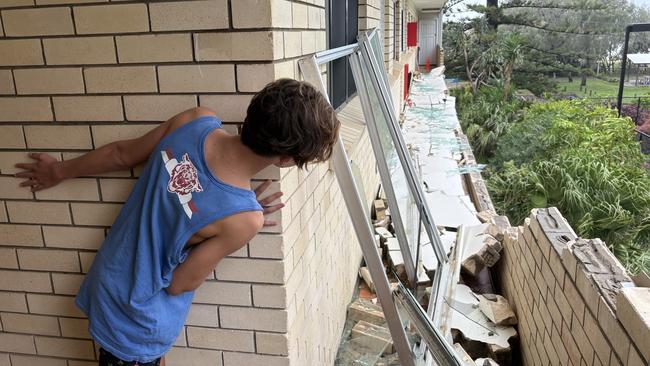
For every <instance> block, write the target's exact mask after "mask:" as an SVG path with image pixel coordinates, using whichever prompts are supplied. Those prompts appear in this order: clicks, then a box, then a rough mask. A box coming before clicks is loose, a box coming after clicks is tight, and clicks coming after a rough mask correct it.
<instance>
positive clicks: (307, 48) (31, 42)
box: [0, 0, 383, 366]
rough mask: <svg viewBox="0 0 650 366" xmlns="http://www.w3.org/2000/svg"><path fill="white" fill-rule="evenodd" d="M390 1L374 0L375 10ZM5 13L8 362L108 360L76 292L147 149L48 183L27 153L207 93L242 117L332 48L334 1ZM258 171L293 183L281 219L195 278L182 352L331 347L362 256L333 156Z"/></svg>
mask: <svg viewBox="0 0 650 366" xmlns="http://www.w3.org/2000/svg"><path fill="white" fill-rule="evenodd" d="M252 9H254V11H251V10H252ZM381 11H383V10H382V7H381V1H379V0H373V1H368V2H365V1H360V5H359V14H360V19H359V28H360V29H367V28H370V27H373V26H379V25H380V24H379V19H380V18H381V17H380V12H381ZM0 24H2V26H1V27H0V110H1V111H2V113H0V258H1V259H0V365H3V366H4V365H12V366H21V365H41V364H42V365H62V366H66V365H67V366H88V365H92V364H94V363H93V360H95V359H96V356H97V354H96V345H95V344H94V343H93V342H92V340H91V339H90V336H89V335H88V332H87V330H86V327H87V320H86V319H84V316H83V314H82V313H81V312H80V311H79V310H78V309H77V308H76V307H75V305H74V295H75V293H76V291H77V289H78V286H79V284H80V282H81V281H82V279H83V274H84V273H86V272H87V271H88V269H89V267H90V265H91V263H92V260H93V258H94V255H95V252H96V250H97V249H98V248H99V247H100V245H101V242H102V240H103V238H104V236H105V234H106V232H107V230H108V229H109V228H110V225H111V224H112V222H113V220H114V218H115V216H116V215H117V213H118V211H119V209H120V208H121V204H122V203H123V202H124V201H125V199H126V197H127V196H128V193H129V191H130V189H131V187H132V186H133V184H134V183H135V181H136V179H137V177H138V176H139V173H140V172H141V170H142V167H136V168H134V169H132V170H130V171H124V172H114V173H107V174H101V175H97V176H90V177H80V178H77V179H72V180H69V181H66V182H65V183H64V184H61V185H60V186H57V187H56V188H53V189H51V190H46V191H42V192H38V193H36V194H35V195H34V194H32V193H31V192H29V191H28V190H26V189H21V188H17V187H16V184H17V180H16V179H14V178H13V177H12V174H14V173H15V172H16V171H17V170H16V169H15V168H13V164H14V163H16V162H26V161H28V160H29V159H28V158H27V156H26V153H27V152H28V151H47V152H49V153H50V154H52V155H53V156H55V157H56V158H57V159H71V158H74V157H76V156H78V155H79V154H80V153H83V152H85V151H87V150H89V149H92V148H97V147H100V146H102V145H104V144H106V143H109V142H111V141H115V140H117V139H124V138H132V137H135V136H139V135H141V134H143V133H145V132H147V131H148V130H150V129H151V128H153V127H155V126H156V124H158V123H160V122H161V121H163V120H165V119H167V118H169V117H171V116H172V115H173V114H175V113H178V112H180V111H182V110H184V109H187V108H191V107H195V106H197V105H204V106H209V107H212V108H214V109H215V110H216V111H217V113H218V114H219V115H220V116H221V117H222V119H223V120H224V121H225V123H226V124H225V128H226V129H228V130H229V131H231V132H233V131H234V132H236V131H237V128H238V125H239V123H241V121H242V120H243V118H244V115H245V110H246V106H247V104H248V102H249V100H250V98H251V97H252V95H253V93H254V92H256V91H258V90H259V89H261V88H262V87H263V86H264V85H265V84H266V83H268V82H270V81H272V80H274V79H276V78H279V77H295V78H298V77H299V74H298V68H297V66H296V61H297V60H298V59H299V58H300V57H302V56H304V55H307V54H309V53H313V52H316V51H319V50H323V49H325V48H326V29H325V26H326V18H325V1H324V0H315V1H297V0H296V1H291V0H268V1H267V0H250V1H249V0H237V1H227V0H185V1H165V2H151V1H136V0H133V1H129V2H124V3H123V2H117V1H110V2H109V1H107V0H4V1H0ZM359 139H360V140H359V143H358V144H356V147H355V148H354V150H353V151H350V152H349V153H350V155H351V157H352V159H353V160H354V161H355V163H356V164H357V165H358V166H359V167H360V170H361V172H362V175H363V177H364V179H365V182H364V185H365V187H366V193H367V194H368V197H366V198H367V200H368V202H370V199H371V198H372V197H371V196H372V195H373V194H374V192H375V189H376V187H377V184H378V179H377V176H376V171H375V167H374V166H375V164H374V160H373V154H372V152H371V151H370V144H369V140H368V137H367V134H366V133H362V134H361V136H360V137H359ZM256 178H257V182H260V181H261V180H262V179H266V178H270V179H274V180H275V182H276V183H274V188H275V189H281V190H282V191H284V193H285V195H284V197H283V199H282V201H283V202H284V203H286V207H285V208H284V209H283V210H282V211H281V212H280V213H277V214H275V215H274V216H275V217H274V219H276V220H278V221H279V222H280V225H279V226H277V227H272V228H265V229H264V230H263V232H262V233H260V234H259V235H258V236H256V237H255V238H254V239H253V240H252V241H251V242H250V243H249V244H248V245H247V246H246V247H244V248H242V249H241V250H239V251H238V252H236V253H233V254H232V255H230V256H229V257H228V258H226V259H224V260H223V262H222V263H220V264H219V265H218V266H217V268H216V270H215V271H214V273H213V274H212V275H211V276H209V279H208V280H207V282H206V283H204V284H203V285H202V286H201V287H200V288H199V289H198V290H197V292H196V295H195V298H194V304H193V306H192V309H191V310H190V314H189V317H188V319H187V321H186V325H185V327H184V329H183V331H182V333H181V334H180V335H179V338H178V340H177V342H176V346H175V347H174V348H173V349H172V350H171V351H170V352H169V354H168V355H167V361H168V362H167V364H168V365H169V366H174V365H186V364H214V365H223V366H233V365H242V364H246V365H251V366H254V365H306V364H314V365H316V364H331V363H332V362H333V359H334V357H335V353H336V350H337V347H338V342H339V338H340V335H341V331H342V327H343V325H344V320H345V314H346V307H347V305H348V303H349V301H350V299H351V296H352V293H353V291H354V283H355V281H356V272H357V269H358V265H359V262H360V260H361V251H360V248H359V246H358V244H357V242H356V238H355V236H354V231H353V230H352V227H351V224H350V221H349V219H348V215H347V210H346V209H345V205H344V202H343V200H342V196H341V194H340V191H339V187H338V183H337V182H336V179H335V177H334V175H333V173H332V172H331V171H329V170H328V165H327V164H320V165H314V166H311V167H310V169H309V171H306V172H305V171H298V170H297V169H295V168H292V169H282V170H280V169H277V168H269V169H265V170H264V171H263V172H261V173H260V174H259V175H258V176H257V177H256ZM256 184H257V183H256Z"/></svg>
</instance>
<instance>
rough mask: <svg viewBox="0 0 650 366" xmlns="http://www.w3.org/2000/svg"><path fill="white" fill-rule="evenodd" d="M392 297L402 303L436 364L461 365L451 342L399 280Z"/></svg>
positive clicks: (444, 365)
mask: <svg viewBox="0 0 650 366" xmlns="http://www.w3.org/2000/svg"><path fill="white" fill-rule="evenodd" d="M393 298H394V299H395V300H397V302H399V303H400V304H401V305H402V307H403V308H404V310H405V311H406V313H407V314H408V316H409V319H411V320H412V322H413V325H414V326H415V328H416V329H417V330H418V333H419V334H420V336H421V337H422V340H423V341H424V343H426V344H427V346H428V347H429V351H430V352H431V354H432V356H433V359H434V361H435V362H436V364H437V365H439V366H462V365H463V363H462V362H461V361H460V360H459V357H458V356H457V355H456V352H455V351H454V349H453V347H452V346H451V344H450V343H448V342H447V341H446V340H445V338H444V336H443V335H442V334H441V332H440V330H439V329H438V328H437V327H436V326H435V325H434V324H433V322H432V321H431V319H429V317H428V316H427V314H426V313H425V312H424V310H423V309H422V307H421V306H420V304H418V302H417V300H416V299H415V298H414V297H413V294H411V293H410V291H408V289H406V288H405V287H404V285H402V284H401V283H399V282H398V284H397V288H396V289H395V290H394V291H393Z"/></svg>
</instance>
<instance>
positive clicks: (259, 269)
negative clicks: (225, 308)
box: [215, 258, 284, 284]
mask: <svg viewBox="0 0 650 366" xmlns="http://www.w3.org/2000/svg"><path fill="white" fill-rule="evenodd" d="M251 268H255V271H251V270H250V269H251ZM215 272H216V275H217V279H219V280H225V281H246V282H263V283H277V284H282V283H283V282H284V263H283V262H282V261H277V260H267V259H243V258H224V259H222V260H221V262H219V264H218V265H217V268H216V270H215Z"/></svg>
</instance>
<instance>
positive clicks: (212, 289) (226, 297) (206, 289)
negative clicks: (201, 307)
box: [194, 259, 252, 306]
mask: <svg viewBox="0 0 650 366" xmlns="http://www.w3.org/2000/svg"><path fill="white" fill-rule="evenodd" d="M223 260H226V259H222V261H223ZM240 281H244V280H240ZM194 301H195V302H197V303H204V304H224V305H243V306H251V305H252V303H251V289H250V285H249V284H245V283H230V282H220V281H216V282H214V281H206V282H204V283H203V284H201V286H200V287H199V288H198V289H197V290H196V293H195V294H194Z"/></svg>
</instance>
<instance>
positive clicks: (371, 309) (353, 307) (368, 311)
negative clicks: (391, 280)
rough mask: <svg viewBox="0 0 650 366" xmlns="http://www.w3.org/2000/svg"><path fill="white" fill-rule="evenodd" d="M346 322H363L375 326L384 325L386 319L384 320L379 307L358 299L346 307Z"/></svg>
mask: <svg viewBox="0 0 650 366" xmlns="http://www.w3.org/2000/svg"><path fill="white" fill-rule="evenodd" d="M348 320H351V321H354V322H359V321H365V322H368V323H372V324H375V325H384V324H386V318H384V312H383V311H382V310H381V306H379V305H375V304H373V303H372V302H370V301H367V300H363V299H358V300H356V301H354V302H352V303H351V304H350V306H349V307H348Z"/></svg>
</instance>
